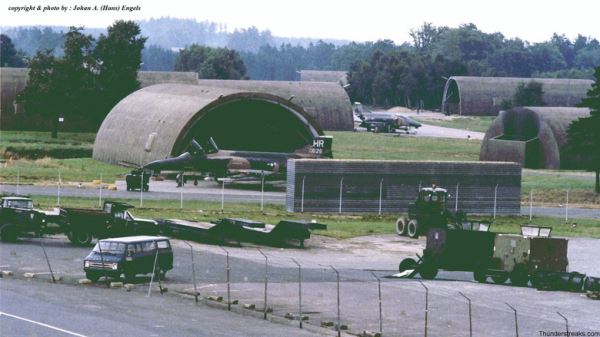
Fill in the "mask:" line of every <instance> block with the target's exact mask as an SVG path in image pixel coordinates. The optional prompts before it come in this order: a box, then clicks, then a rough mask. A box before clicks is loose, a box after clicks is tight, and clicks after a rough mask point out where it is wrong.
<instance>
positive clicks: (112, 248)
mask: <svg viewBox="0 0 600 337" xmlns="http://www.w3.org/2000/svg"><path fill="white" fill-rule="evenodd" d="M94 252H97V253H100V252H102V253H112V254H123V253H125V244H124V243H122V242H110V241H100V242H99V243H97V244H96V246H95V247H94Z"/></svg>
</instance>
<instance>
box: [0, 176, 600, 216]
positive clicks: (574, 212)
mask: <svg viewBox="0 0 600 337" xmlns="http://www.w3.org/2000/svg"><path fill="white" fill-rule="evenodd" d="M201 184H202V186H201V187H195V186H193V185H192V184H188V185H187V186H186V187H185V188H184V190H183V198H184V200H203V201H221V197H222V196H223V199H224V201H225V202H226V203H227V202H244V203H260V201H261V192H260V191H252V190H239V189H232V188H227V187H225V189H223V190H221V188H218V187H216V186H215V184H214V183H210V182H202V183H201ZM118 185H119V183H117V186H118ZM173 185H174V183H173V182H151V183H150V192H145V193H143V199H145V200H161V199H163V200H179V199H180V198H181V197H182V193H181V191H180V190H178V189H177V188H175V187H174V186H173ZM226 186H227V185H226ZM0 191H2V192H11V193H17V186H16V185H0ZM18 192H19V193H21V194H29V195H49V196H56V195H57V192H58V191H57V188H56V187H48V186H34V185H21V186H19V188H18ZM60 195H61V196H70V197H84V198H97V197H98V196H99V191H98V190H97V189H90V188H73V187H66V188H62V189H61V190H60ZM102 197H103V198H104V199H107V198H121V199H137V200H139V199H140V192H128V191H126V190H125V189H124V188H121V189H118V190H116V191H109V190H103V191H102ZM263 201H264V202H265V203H268V204H276V205H284V204H285V192H264V194H263ZM532 214H533V215H536V216H552V217H564V216H565V209H564V208H562V207H540V206H534V207H532ZM521 215H529V207H522V208H521ZM569 217H570V218H573V219H576V218H580V219H598V220H600V209H590V208H569Z"/></svg>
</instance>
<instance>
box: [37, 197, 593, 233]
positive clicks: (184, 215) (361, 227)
mask: <svg viewBox="0 0 600 337" xmlns="http://www.w3.org/2000/svg"><path fill="white" fill-rule="evenodd" d="M33 199H34V200H35V203H36V207H37V206H39V207H41V208H52V207H54V206H55V205H56V198H55V197H48V196H33ZM116 200H118V201H125V202H129V203H131V204H132V205H135V206H138V205H139V200H135V199H116ZM61 206H63V207H65V206H70V207H98V199H95V198H73V197H64V198H61ZM179 206H180V204H179V201H178V200H147V201H144V207H143V208H135V209H133V210H132V213H133V214H134V215H135V216H138V217H144V218H155V219H156V218H162V219H170V218H177V219H185V220H191V221H211V220H218V219H220V218H225V217H242V218H248V219H252V220H258V221H263V222H266V223H272V224H275V223H277V222H278V221H279V220H282V219H304V220H312V219H315V220H317V221H318V222H320V223H324V224H327V225H328V229H327V230H326V231H316V232H315V233H316V234H319V235H324V236H329V237H334V238H338V239H347V238H352V237H357V236H365V235H373V234H393V233H395V229H394V226H395V222H396V218H397V217H398V215H397V214H386V215H383V216H376V215H350V214H347V215H337V214H319V213H305V214H300V213H288V212H286V211H285V209H284V206H280V205H271V204H267V205H265V207H264V211H262V212H261V211H260V207H259V205H258V204H250V203H237V204H233V203H232V204H227V203H225V210H224V212H221V204H220V203H219V202H206V201H186V202H185V203H184V208H183V209H180V208H179ZM477 219H479V220H489V221H492V220H493V219H491V218H489V217H477ZM528 221H529V218H528V217H523V216H510V217H498V218H497V219H496V220H495V221H493V225H492V231H493V232H501V233H520V225H523V224H526V223H527V222H528ZM574 222H576V226H574V227H573V223H574ZM532 223H533V224H537V225H543V226H551V227H553V234H554V235H555V236H576V237H594V238H600V222H599V221H598V220H582V219H577V220H574V221H573V222H569V224H565V223H564V220H563V219H561V218H551V217H534V218H533V221H532Z"/></svg>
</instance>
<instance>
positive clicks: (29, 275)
mask: <svg viewBox="0 0 600 337" xmlns="http://www.w3.org/2000/svg"><path fill="white" fill-rule="evenodd" d="M23 277H25V278H34V277H35V273H25V274H23Z"/></svg>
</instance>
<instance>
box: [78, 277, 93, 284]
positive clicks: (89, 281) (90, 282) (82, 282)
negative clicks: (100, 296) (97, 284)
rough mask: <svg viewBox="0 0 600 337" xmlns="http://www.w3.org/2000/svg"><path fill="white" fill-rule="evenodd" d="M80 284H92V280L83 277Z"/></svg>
mask: <svg viewBox="0 0 600 337" xmlns="http://www.w3.org/2000/svg"><path fill="white" fill-rule="evenodd" d="M78 283H79V284H92V280H89V279H86V278H82V279H80V280H79V281H78Z"/></svg>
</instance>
